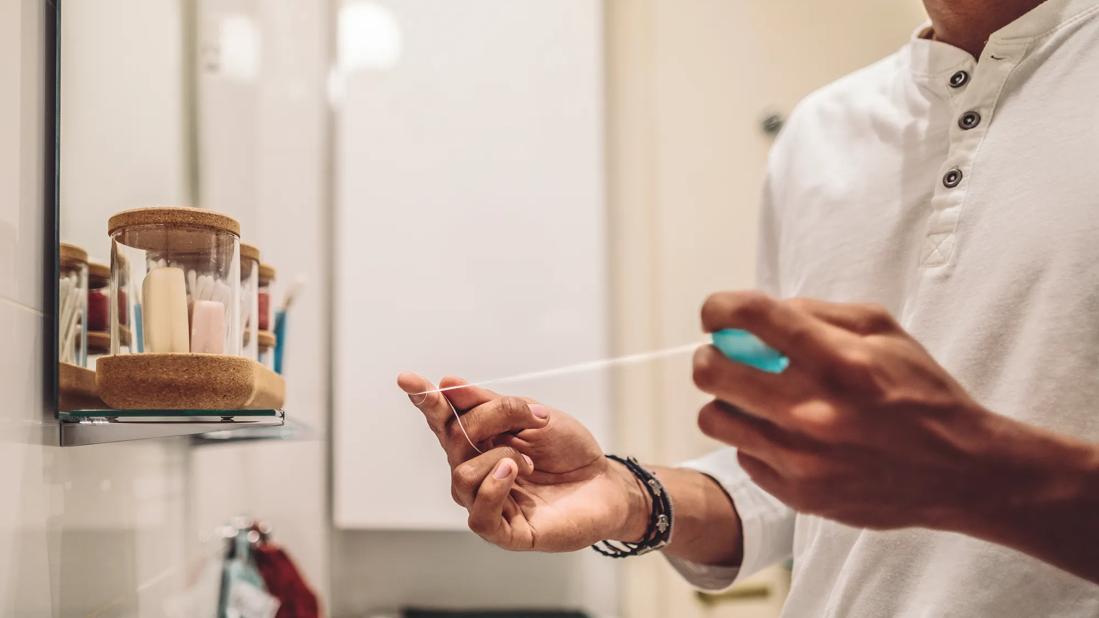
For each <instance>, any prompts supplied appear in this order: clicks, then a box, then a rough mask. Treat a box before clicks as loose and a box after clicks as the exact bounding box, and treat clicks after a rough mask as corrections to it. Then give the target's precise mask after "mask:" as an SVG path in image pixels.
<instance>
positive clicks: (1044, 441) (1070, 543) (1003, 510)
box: [958, 428, 1099, 583]
mask: <svg viewBox="0 0 1099 618" xmlns="http://www.w3.org/2000/svg"><path fill="white" fill-rule="evenodd" d="M1013 429H1014V428H1013ZM1030 431H1032V432H1033V433H1029V432H1025V431H1020V432H1019V433H1018V434H1016V433H1015V432H1014V431H1010V430H1009V431H1008V432H1005V433H1007V434H1008V435H1005V436H1004V438H1005V440H1004V443H1005V444H1006V445H1008V446H1009V448H1010V450H1013V451H1016V452H1017V453H1018V457H1017V460H1016V462H1017V463H1021V464H1024V465H1022V466H1012V467H1011V468H1013V469H1009V470H1008V471H1007V472H1005V473H1004V474H1003V475H1002V482H1001V483H992V484H991V485H992V486H991V487H986V488H983V489H984V491H982V492H979V493H976V494H975V497H976V499H977V500H979V501H980V504H976V503H975V504H972V505H970V506H969V508H967V509H966V511H967V514H966V515H965V516H963V518H962V520H961V525H959V526H958V528H959V531H960V532H965V533H968V534H970V535H972V536H975V537H978V538H981V539H984V540H987V541H991V542H993V543H999V544H1001V545H1006V546H1008V547H1011V548H1013V549H1016V550H1019V551H1021V552H1024V553H1027V554H1030V555H1031V556H1034V557H1035V558H1038V559H1039V560H1043V561H1045V562H1048V563H1050V564H1053V565H1055V566H1058V567H1060V568H1062V569H1064V570H1066V571H1069V572H1070V573H1073V574H1075V575H1078V576H1080V577H1083V578H1085V579H1088V580H1091V581H1093V582H1096V583H1099V446H1097V445H1094V444H1086V443H1083V442H1078V441H1076V440H1072V439H1069V438H1064V437H1061V436H1055V435H1052V434H1048V433H1046V432H1044V431H1041V430H1034V429H1031V430H1030Z"/></svg>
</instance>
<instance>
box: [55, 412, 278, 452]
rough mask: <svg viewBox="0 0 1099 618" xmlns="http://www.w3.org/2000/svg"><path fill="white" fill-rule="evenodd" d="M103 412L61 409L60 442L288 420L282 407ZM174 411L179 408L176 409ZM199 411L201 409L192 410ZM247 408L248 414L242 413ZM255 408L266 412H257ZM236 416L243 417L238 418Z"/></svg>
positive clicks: (151, 436) (78, 443) (263, 425)
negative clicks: (184, 412)
mask: <svg viewBox="0 0 1099 618" xmlns="http://www.w3.org/2000/svg"><path fill="white" fill-rule="evenodd" d="M82 412H85V413H87V412H96V413H102V415H90V414H89V415H87V416H71V415H70V416H66V415H68V414H69V413H67V412H59V413H58V418H59V420H60V421H61V422H60V423H58V425H59V426H60V442H61V446H85V445H91V444H105V443H109V442H128V441H132V440H148V439H155V438H169V437H175V436H193V435H195V434H203V433H209V432H224V431H238V430H244V429H250V430H256V429H262V428H272V429H277V428H279V427H282V426H283V424H284V423H285V421H286V413H285V412H284V411H282V410H247V411H243V410H202V411H201V413H202V414H201V416H185V417H181V416H174V417H173V416H167V417H166V416H162V414H163V413H164V412H167V411H165V410H155V411H154V410H147V411H144V412H149V413H153V412H155V413H156V414H158V415H161V416H153V415H152V414H149V415H146V416H124V415H120V414H119V413H120V412H134V411H133V410H129V411H123V410H97V411H88V410H84V411H82ZM175 412H179V411H178V410H176V411H175ZM192 412H198V411H192ZM241 412H248V413H249V414H240V413H241ZM255 412H266V414H262V415H258V414H255ZM237 417H240V419H239V420H238V418H237Z"/></svg>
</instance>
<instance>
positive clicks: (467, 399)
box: [439, 376, 500, 410]
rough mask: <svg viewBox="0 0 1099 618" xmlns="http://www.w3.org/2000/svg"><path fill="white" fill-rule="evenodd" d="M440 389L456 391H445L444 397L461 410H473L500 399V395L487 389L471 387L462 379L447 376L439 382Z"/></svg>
mask: <svg viewBox="0 0 1099 618" xmlns="http://www.w3.org/2000/svg"><path fill="white" fill-rule="evenodd" d="M455 387H461V388H455ZM439 388H450V389H454V390H449V391H443V396H444V397H446V398H447V399H449V400H450V403H452V404H454V407H455V408H458V409H459V410H472V409H473V408H476V407H477V406H479V405H483V404H486V403H488V402H490V401H492V400H493V399H499V398H500V395H499V394H498V393H494V392H493V391H490V390H488V389H487V388H481V387H480V386H473V385H470V384H469V382H467V381H465V380H463V379H462V378H456V377H453V376H447V377H445V378H443V379H442V380H439Z"/></svg>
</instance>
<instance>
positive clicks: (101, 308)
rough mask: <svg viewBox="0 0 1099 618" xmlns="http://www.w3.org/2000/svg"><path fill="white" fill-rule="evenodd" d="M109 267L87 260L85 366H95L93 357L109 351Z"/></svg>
mask: <svg viewBox="0 0 1099 618" xmlns="http://www.w3.org/2000/svg"><path fill="white" fill-rule="evenodd" d="M110 287H111V267H110V266H107V265H106V264H101V263H99V262H88V360H87V363H86V366H87V367H90V368H91V367H95V359H97V358H98V357H100V356H103V355H105V354H110V353H111V324H110V322H111V321H110V307H109V305H110V301H109V300H108V297H109V295H110Z"/></svg>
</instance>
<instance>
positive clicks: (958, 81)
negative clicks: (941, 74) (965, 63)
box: [950, 71, 969, 88]
mask: <svg viewBox="0 0 1099 618" xmlns="http://www.w3.org/2000/svg"><path fill="white" fill-rule="evenodd" d="M968 83H969V73H967V72H965V71H958V72H956V73H954V74H953V75H951V76H950V87H951V88H961V87H962V86H964V85H966V84H968Z"/></svg>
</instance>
